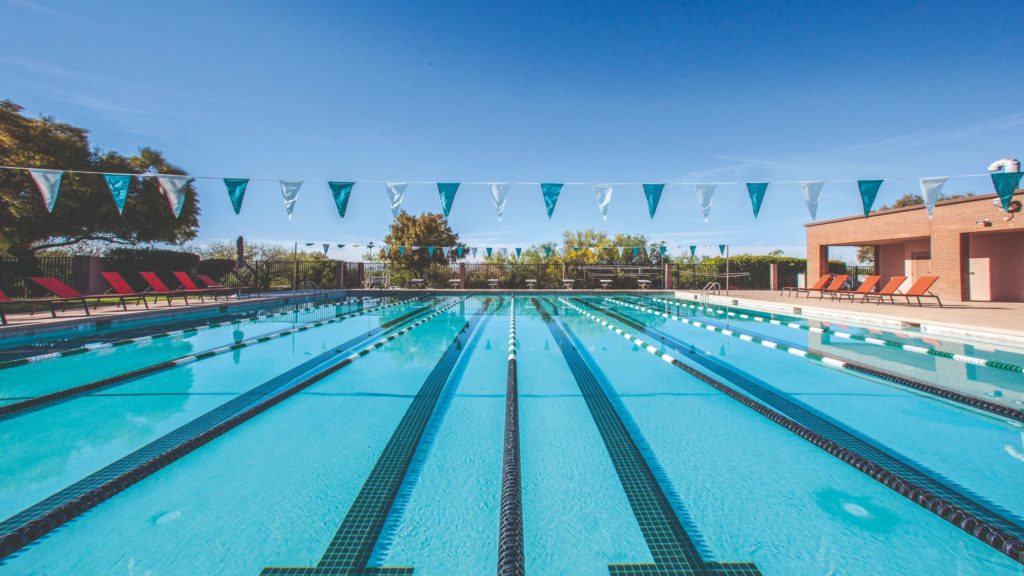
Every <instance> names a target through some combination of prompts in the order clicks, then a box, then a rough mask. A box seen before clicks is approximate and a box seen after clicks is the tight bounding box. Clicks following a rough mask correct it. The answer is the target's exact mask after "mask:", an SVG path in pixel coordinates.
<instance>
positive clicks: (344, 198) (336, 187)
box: [327, 182, 356, 218]
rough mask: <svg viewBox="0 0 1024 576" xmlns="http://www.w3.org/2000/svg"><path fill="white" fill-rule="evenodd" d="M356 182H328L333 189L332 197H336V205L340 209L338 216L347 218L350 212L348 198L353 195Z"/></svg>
mask: <svg viewBox="0 0 1024 576" xmlns="http://www.w3.org/2000/svg"><path fill="white" fill-rule="evenodd" d="M355 184H356V183H355V182H328V183H327V186H329V187H330V188H331V195H332V196H334V205H335V206H337V207H338V216H341V217H342V218H344V217H345V211H346V210H348V197H349V196H350V195H351V194H352V187H353V186H355Z"/></svg>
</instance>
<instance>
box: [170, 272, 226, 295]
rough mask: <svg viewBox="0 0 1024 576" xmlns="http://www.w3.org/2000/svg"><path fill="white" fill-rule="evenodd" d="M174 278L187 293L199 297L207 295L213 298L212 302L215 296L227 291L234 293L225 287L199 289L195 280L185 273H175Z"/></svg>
mask: <svg viewBox="0 0 1024 576" xmlns="http://www.w3.org/2000/svg"><path fill="white" fill-rule="evenodd" d="M174 277H175V278H177V279H178V282H181V287H182V288H184V289H185V290H188V291H189V292H192V293H195V294H200V295H201V294H209V295H211V296H213V299H214V300H216V299H217V295H218V294H223V293H224V292H225V291H227V292H234V291H235V289H234V288H226V287H220V288H213V287H210V288H200V287H199V285H198V284H196V282H195V280H193V279H192V277H191V276H189V275H188V274H186V273H185V272H175V273H174ZM200 298H202V296H200Z"/></svg>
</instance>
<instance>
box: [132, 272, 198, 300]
mask: <svg viewBox="0 0 1024 576" xmlns="http://www.w3.org/2000/svg"><path fill="white" fill-rule="evenodd" d="M139 276H142V279H143V280H145V281H146V284H149V288H150V290H151V291H149V292H147V293H148V294H159V295H161V296H164V295H166V296H167V302H168V303H169V302H170V301H171V300H170V299H171V298H172V297H174V296H181V297H182V298H184V299H185V304H186V305H188V295H189V292H188V290H171V289H170V288H168V287H167V284H164V281H163V280H161V279H160V277H159V276H157V275H156V273H154V272H139ZM202 299H203V295H202V294H200V295H199V300H202Z"/></svg>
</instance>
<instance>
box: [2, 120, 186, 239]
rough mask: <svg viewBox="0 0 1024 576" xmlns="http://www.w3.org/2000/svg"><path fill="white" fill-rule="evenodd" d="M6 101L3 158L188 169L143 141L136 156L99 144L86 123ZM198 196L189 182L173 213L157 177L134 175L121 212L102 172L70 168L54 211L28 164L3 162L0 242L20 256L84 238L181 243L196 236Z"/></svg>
mask: <svg viewBox="0 0 1024 576" xmlns="http://www.w3.org/2000/svg"><path fill="white" fill-rule="evenodd" d="M23 110H24V109H23V108H22V107H21V106H19V105H17V104H15V103H13V102H11V101H9V100H4V101H0V165H4V166H23V167H29V168H49V169H55V170H84V171H91V172H102V173H129V174H140V173H159V174H184V171H183V170H182V169H181V168H178V167H177V166H174V165H172V164H171V163H169V162H168V161H167V160H166V159H164V157H163V155H162V154H161V153H160V152H158V151H156V150H153V149H151V148H142V149H141V150H139V152H138V154H136V155H134V156H123V155H121V154H118V153H116V152H103V151H101V150H99V149H96V148H93V146H92V144H91V143H90V141H89V133H88V131H87V130H86V129H84V128H80V127H77V126H73V125H71V124H66V123H63V122H58V121H56V120H54V119H53V118H50V117H45V116H44V117H40V118H29V117H27V116H25V115H24V114H23ZM198 226H199V200H198V198H197V196H196V192H195V189H194V188H193V187H192V185H191V184H189V185H188V186H187V187H186V196H185V203H184V206H183V208H182V211H181V216H180V217H179V218H175V217H174V214H173V213H172V212H171V211H170V209H169V208H168V206H167V200H166V199H165V198H164V196H163V194H162V193H161V192H160V190H159V188H158V186H157V182H156V180H155V179H154V178H132V183H131V188H130V189H129V192H128V199H127V202H126V203H125V207H124V213H123V214H118V213H117V207H116V206H115V205H114V201H113V198H112V196H111V194H110V190H109V188H108V187H107V184H106V181H105V180H104V178H103V175H102V174H70V173H65V174H64V178H63V180H62V182H61V187H60V194H59V195H58V198H57V203H56V206H55V207H54V210H53V212H52V213H49V212H47V211H46V207H45V206H44V205H43V201H42V199H41V197H40V194H39V190H38V189H37V188H36V185H35V183H34V182H33V181H32V178H31V177H30V176H29V173H28V172H27V171H21V170H0V250H6V251H7V252H8V253H10V254H12V255H14V256H16V257H18V258H19V259H23V258H31V257H32V255H34V254H35V253H36V252H39V251H41V250H47V249H52V248H59V247H65V246H74V245H76V244H79V243H80V242H85V241H101V242H110V243H115V244H125V245H131V244H137V243H148V242H169V243H181V242H184V241H186V240H190V239H192V238H195V236H196V232H197V230H198Z"/></svg>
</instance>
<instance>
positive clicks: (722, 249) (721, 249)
mask: <svg viewBox="0 0 1024 576" xmlns="http://www.w3.org/2000/svg"><path fill="white" fill-rule="evenodd" d="M718 253H719V254H720V255H722V256H725V244H719V245H718Z"/></svg>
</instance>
